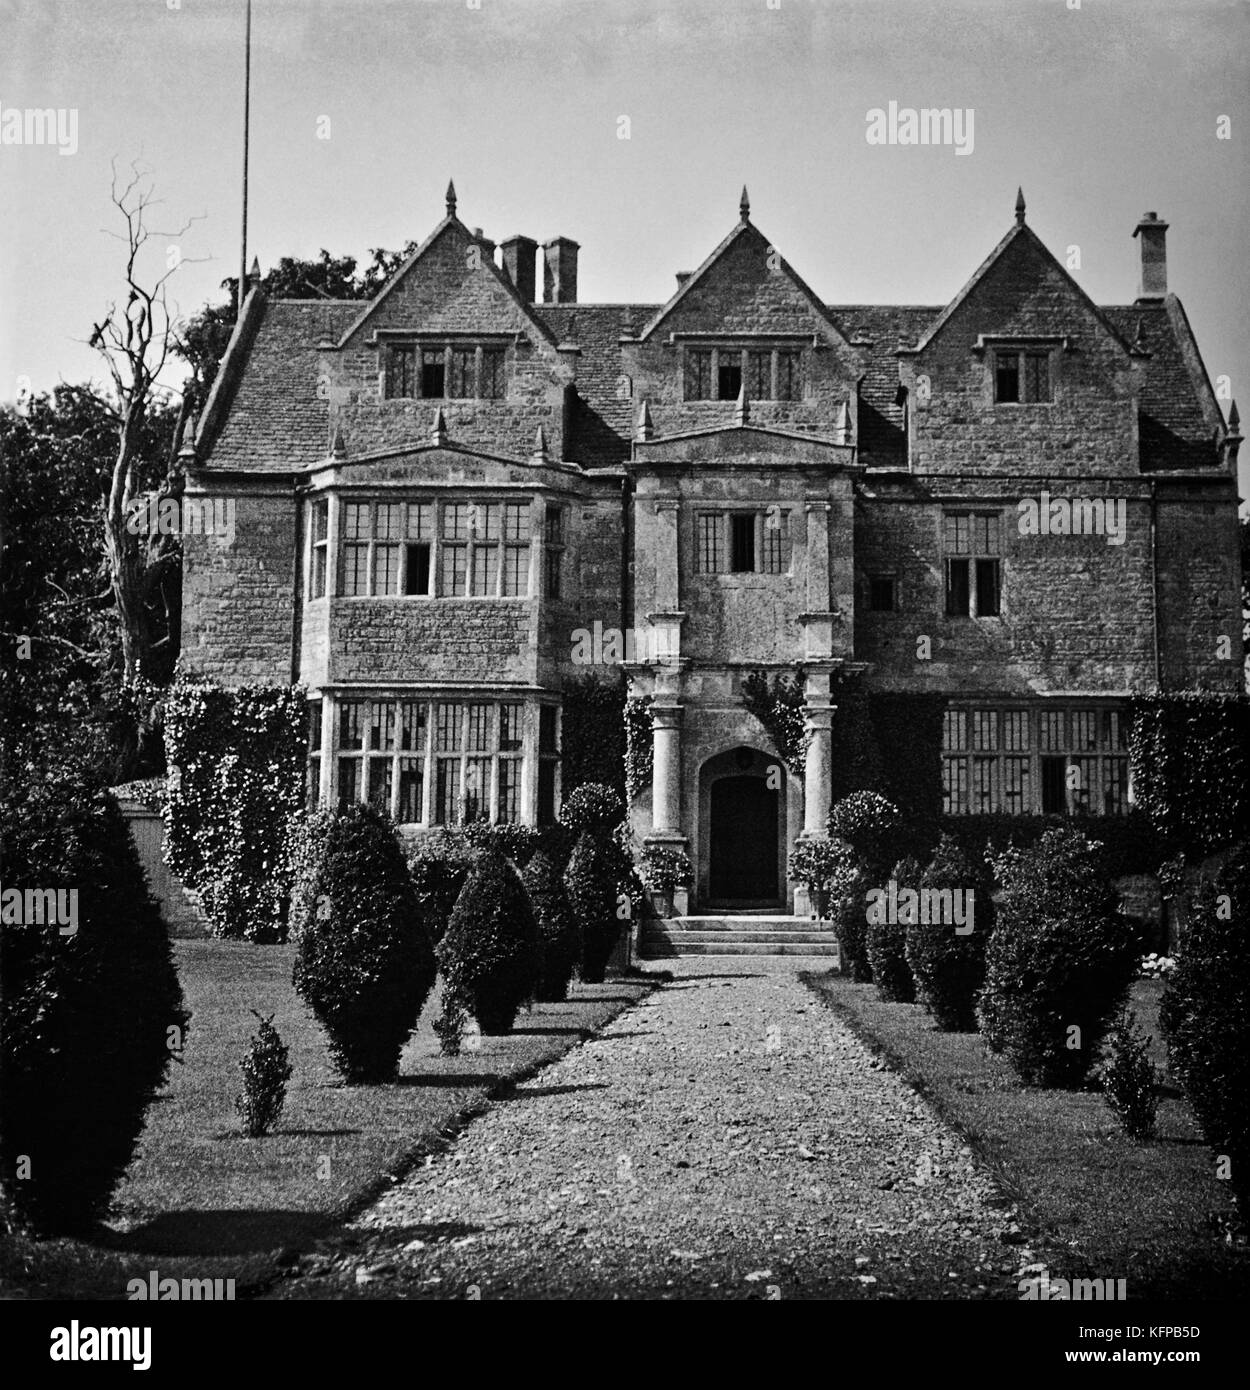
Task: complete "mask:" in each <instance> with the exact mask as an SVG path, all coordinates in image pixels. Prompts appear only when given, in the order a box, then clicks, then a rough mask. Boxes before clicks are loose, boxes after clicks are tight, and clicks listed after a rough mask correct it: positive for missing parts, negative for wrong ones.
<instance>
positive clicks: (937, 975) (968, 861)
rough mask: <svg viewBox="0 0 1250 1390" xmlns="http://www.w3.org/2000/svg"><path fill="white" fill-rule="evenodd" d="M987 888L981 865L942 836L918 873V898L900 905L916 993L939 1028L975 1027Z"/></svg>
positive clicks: (988, 912)
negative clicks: (910, 904) (911, 903)
mask: <svg viewBox="0 0 1250 1390" xmlns="http://www.w3.org/2000/svg"><path fill="white" fill-rule="evenodd" d="M901 887H902V884H901V881H900V888H901ZM992 887H993V885H992V883H991V880H990V877H989V874H988V873H987V872H986V870H985V866H984V865H983V864H981V863H979V862H978V861H976V860H974V859H973V858H972V856H971V855H969V854H968V853H967V851H965V850H964V848H963V847H962V846H961V845H960V844H959V843H958V842H957V841H955V840H953V839H951V838H950V837H949V836H943V837H942V838H941V839H940V840H939V841H938V846H937V849H936V850H935V851H934V855H933V858H932V860H931V861H930V863H929V866H928V868H927V869H925V871H924V872H923V873H922V874H921V875H920V879H919V889H920V892H919V895H918V901H917V902H916V903H915V905H914V906H913V907H912V909H911V910H910V911H907V912H904V911H903V910H902V907H901V905H900V914H899V915H900V916H905V918H906V921H905V927H904V930H905V934H906V953H907V964H908V965H909V966H910V968H911V972H912V975H913V976H914V977H915V981H916V994H917V997H918V998H919V1000H920V1002H921V1003H922V1004H923V1005H924V1007H925V1008H926V1009H928V1011H929V1012H930V1013H931V1014H932V1015H933V1020H934V1022H935V1023H936V1024H937V1026H938V1030H939V1031H940V1032H943V1033H975V1032H976V1030H977V1017H976V1002H977V994H978V991H979V990H980V988H981V985H982V984H983V982H984V980H985V951H986V942H987V939H988V937H989V935H990V932H991V930H992V929H993V922H994V901H993V898H992V897H991V891H992ZM956 894H961V895H962V896H961V897H956ZM968 894H971V895H972V896H971V897H968V896H967V895H968ZM957 905H961V906H960V907H957ZM959 918H962V919H963V920H962V921H960V920H958V919H959ZM926 919H927V920H926Z"/></svg>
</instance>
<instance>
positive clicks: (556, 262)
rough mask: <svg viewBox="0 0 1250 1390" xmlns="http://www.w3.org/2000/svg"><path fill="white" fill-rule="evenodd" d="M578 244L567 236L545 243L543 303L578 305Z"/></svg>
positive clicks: (554, 238) (553, 238)
mask: <svg viewBox="0 0 1250 1390" xmlns="http://www.w3.org/2000/svg"><path fill="white" fill-rule="evenodd" d="M579 249H580V248H579V247H578V244H577V242H575V241H570V240H569V238H568V237H566V236H558V237H552V239H551V240H550V241H545V242H544V243H543V302H544V303H546V304H576V303H577V252H578V250H579Z"/></svg>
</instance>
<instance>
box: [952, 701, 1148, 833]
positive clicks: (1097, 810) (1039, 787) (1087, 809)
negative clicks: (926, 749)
mask: <svg viewBox="0 0 1250 1390" xmlns="http://www.w3.org/2000/svg"><path fill="white" fill-rule="evenodd" d="M978 716H988V717H989V720H990V721H991V723H992V729H993V733H992V736H991V737H989V738H987V737H986V736H985V733H984V731H983V729H982V732H981V733H980V735H979V734H978V725H977V720H978ZM1084 721H1088V724H1089V727H1090V729H1091V730H1092V740H1093V741H1092V743H1091V742H1090V741H1089V740H1087V739H1082V738H1081V737H1080V736H1079V734H1078V729H1079V728H1080V727H1081V724H1082V722H1084ZM1127 740H1128V712H1127V709H1126V708H1125V706H1124V705H1123V704H1122V703H1112V702H1098V701H1092V702H1091V701H1075V702H1073V701H1062V702H1051V701H1044V702H1042V703H1035V704H1017V703H1011V702H1007V703H1003V704H987V703H982V702H961V703H959V704H950V705H948V706H947V709H946V712H945V718H944V721H943V732H942V753H941V757H942V805H943V814H945V815H977V814H988V813H994V814H1000V815H1054V814H1058V815H1068V816H1073V815H1091V816H1123V815H1126V814H1127V813H1128V811H1129V809H1130V807H1131V806H1132V804H1133V802H1132V798H1131V787H1130V769H1129V750H1128V742H1127ZM991 763H992V764H993V770H992V771H991V772H990V773H989V775H988V778H986V777H984V776H983V777H982V779H981V781H980V786H985V785H988V786H989V787H990V796H989V798H988V804H985V798H984V797H983V796H982V795H981V793H980V788H979V778H978V773H979V771H980V770H983V765H987V764H991ZM978 765H982V768H981V769H979V766H978ZM1073 767H1076V768H1077V769H1078V771H1079V772H1080V775H1081V781H1080V784H1078V785H1076V786H1073V785H1071V775H1070V774H1071V769H1072V768H1073ZM1056 782H1060V783H1061V784H1062V786H1061V791H1062V795H1061V796H1059V797H1058V798H1055V797H1054V796H1053V794H1052V793H1053V790H1054V788H1053V785H1052V784H1054V783H1056ZM1013 783H1014V784H1015V786H1016V788H1017V789H1016V790H1013V789H1012V787H1013ZM1048 802H1049V803H1052V804H1048ZM1055 802H1060V803H1062V809H1060V807H1059V805H1057V804H1054V803H1055ZM1013 803H1014V804H1013Z"/></svg>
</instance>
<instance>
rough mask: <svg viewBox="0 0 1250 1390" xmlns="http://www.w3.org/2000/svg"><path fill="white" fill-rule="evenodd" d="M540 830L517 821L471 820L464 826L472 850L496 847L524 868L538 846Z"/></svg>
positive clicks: (504, 855)
mask: <svg viewBox="0 0 1250 1390" xmlns="http://www.w3.org/2000/svg"><path fill="white" fill-rule="evenodd" d="M538 836H539V832H538V831H537V830H536V829H535V828H534V826H532V825H519V824H517V823H516V822H515V821H500V822H498V823H497V824H495V825H492V824H490V823H489V822H487V821H471V822H470V823H469V824H468V825H466V826H465V827H464V840H465V843H466V845H467V846H468V848H469V850H470V852H472V853H475V852H477V851H478V850H483V849H495V850H498V851H499V853H500V854H502V855H503V857H504V858H505V859H511V860H512V862H513V863H514V864H515V865H516V866H517V868H518V869H524V868H525V866H526V864H528V863H529V862H530V857H531V856H532V855H533V854H534V852H535V851H536V850H537V848H538Z"/></svg>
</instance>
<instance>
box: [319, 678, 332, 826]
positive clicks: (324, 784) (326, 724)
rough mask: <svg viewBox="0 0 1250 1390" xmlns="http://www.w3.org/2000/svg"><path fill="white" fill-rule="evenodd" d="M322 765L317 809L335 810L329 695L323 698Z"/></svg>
mask: <svg viewBox="0 0 1250 1390" xmlns="http://www.w3.org/2000/svg"><path fill="white" fill-rule="evenodd" d="M319 751H320V754H321V765H320V768H319V772H320V778H321V780H320V783H319V784H318V787H317V807H318V809H319V810H322V811H325V810H333V809H334V807H333V804H332V803H333V797H334V773H335V766H334V700H333V698H332V697H331V696H329V695H322V697H321V748H320V750H319Z"/></svg>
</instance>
